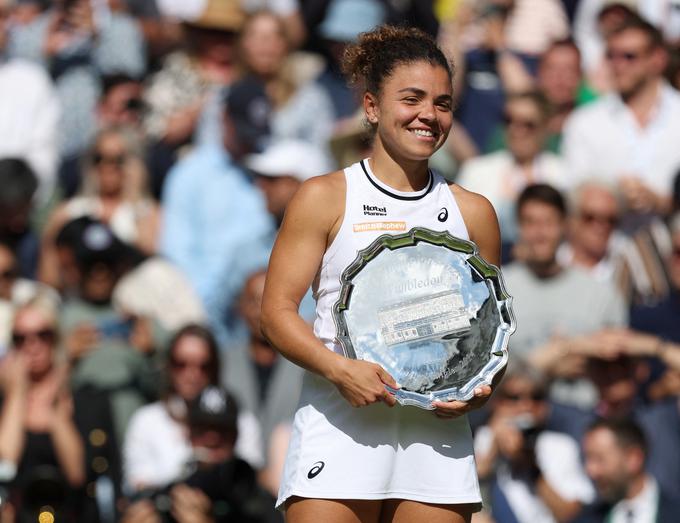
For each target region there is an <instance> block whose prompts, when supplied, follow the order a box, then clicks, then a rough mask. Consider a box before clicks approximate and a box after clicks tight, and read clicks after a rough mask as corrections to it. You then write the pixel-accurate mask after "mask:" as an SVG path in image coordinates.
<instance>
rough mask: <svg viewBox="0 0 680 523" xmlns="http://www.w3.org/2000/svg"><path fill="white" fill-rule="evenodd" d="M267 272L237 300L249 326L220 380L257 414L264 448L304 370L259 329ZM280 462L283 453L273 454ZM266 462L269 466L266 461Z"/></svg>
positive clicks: (285, 419)
mask: <svg viewBox="0 0 680 523" xmlns="http://www.w3.org/2000/svg"><path fill="white" fill-rule="evenodd" d="M265 277H266V271H264V270H261V271H258V272H255V273H254V274H252V275H250V276H249V277H248V278H247V279H246V283H245V285H244V287H243V291H242V293H241V296H240V298H239V300H238V309H239V313H240V314H241V316H242V317H243V318H244V320H245V322H246V325H247V327H248V333H249V339H248V341H247V342H246V343H244V344H243V345H240V346H236V347H233V346H232V347H230V348H229V351H228V352H227V354H226V358H225V360H226V361H225V363H226V365H225V369H223V381H224V384H225V385H226V386H227V388H228V389H229V390H232V391H233V392H234V395H235V396H236V399H237V400H238V402H239V405H241V406H242V408H244V409H246V410H247V411H249V412H255V413H257V416H258V418H259V421H260V426H261V427H262V436H263V437H262V440H263V443H264V449H265V450H267V451H268V449H270V441H271V435H272V432H273V431H274V429H275V428H276V427H277V426H278V425H281V424H285V425H290V423H291V422H292V419H293V416H294V415H295V409H296V407H297V402H298V397H299V396H300V390H301V387H302V375H303V370H302V369H301V368H300V367H298V366H297V365H294V364H293V363H291V362H290V361H288V360H287V359H285V358H284V357H283V356H281V355H280V354H279V353H278V351H277V350H276V349H274V347H272V346H271V345H270V344H269V342H268V341H267V340H266V339H265V338H264V336H263V335H262V332H261V331H260V309H261V307H262V293H263V292H264V281H265ZM272 458H273V459H274V460H275V462H279V461H280V462H281V463H282V462H283V461H282V460H283V456H272ZM267 465H271V464H270V463H267ZM275 472H277V473H278V474H273V473H272V471H271V470H270V467H267V470H265V474H266V475H267V486H268V487H270V488H269V490H270V492H272V493H276V492H277V491H278V481H279V477H280V476H279V474H280V473H281V472H282V471H281V470H276V471H275Z"/></svg>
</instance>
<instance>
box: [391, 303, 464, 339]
mask: <svg viewBox="0 0 680 523" xmlns="http://www.w3.org/2000/svg"><path fill="white" fill-rule="evenodd" d="M378 319H379V321H380V332H381V334H382V337H383V340H384V341H385V344H386V345H388V346H389V345H396V344H397V343H405V342H410V341H417V340H426V339H428V338H433V337H442V338H445V337H447V336H453V335H455V334H463V333H465V332H466V331H467V330H469V329H470V320H469V319H468V317H467V312H466V311H465V302H464V301H463V295H462V294H461V293H460V291H458V292H456V291H444V292H440V293H437V294H434V295H432V296H424V297H422V298H416V299H413V300H408V301H404V302H400V303H397V304H394V305H392V306H390V307H384V308H382V309H380V310H378Z"/></svg>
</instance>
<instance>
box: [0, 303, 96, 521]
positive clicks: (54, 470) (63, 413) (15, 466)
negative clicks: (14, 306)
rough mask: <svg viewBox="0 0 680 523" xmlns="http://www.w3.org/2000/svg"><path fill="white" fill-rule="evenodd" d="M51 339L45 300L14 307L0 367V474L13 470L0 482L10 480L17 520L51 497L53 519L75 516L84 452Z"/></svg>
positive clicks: (52, 312) (54, 331) (53, 322)
mask: <svg viewBox="0 0 680 523" xmlns="http://www.w3.org/2000/svg"><path fill="white" fill-rule="evenodd" d="M57 342H58V327H57V311H56V309H55V308H54V307H53V305H52V303H51V301H49V300H47V301H45V300H42V299H41V297H39V296H38V297H36V298H35V299H34V300H32V301H30V302H29V303H27V304H26V305H24V306H22V307H20V308H19V309H18V310H17V312H16V315H15V317H14V322H13V326H12V350H11V353H10V354H9V355H8V356H7V357H6V358H5V359H3V361H2V364H1V365H0V374H1V378H2V379H1V382H2V407H1V410H0V461H1V462H2V463H3V470H4V471H5V472H7V470H8V467H9V469H11V470H12V471H13V473H12V474H9V476H10V477H9V478H4V479H5V480H7V479H9V480H10V482H9V488H10V503H11V504H12V505H13V506H14V508H15V509H16V511H17V512H18V513H19V517H20V521H24V520H25V519H24V518H26V517H27V516H29V517H31V518H32V519H31V520H33V521H35V520H36V518H37V515H38V514H37V513H38V511H39V509H40V506H41V505H46V504H50V502H53V503H55V504H57V503H58V505H57V506H54V510H55V511H56V513H57V515H58V517H59V516H61V517H63V518H64V521H72V522H76V521H78V503H77V501H78V497H79V496H78V495H77V491H78V489H80V487H82V486H83V484H84V480H85V464H84V449H83V441H82V439H81V437H80V435H79V434H78V431H77V429H76V426H75V424H74V422H73V403H72V398H71V396H70V392H69V391H68V388H67V386H66V385H67V381H68V370H67V368H66V366H65V365H63V364H59V363H57V357H56V354H55V352H56V348H57ZM41 483H42V485H43V490H42V491H41V490H40V484H41ZM50 490H51V492H50ZM41 495H42V499H41ZM45 496H47V497H45Z"/></svg>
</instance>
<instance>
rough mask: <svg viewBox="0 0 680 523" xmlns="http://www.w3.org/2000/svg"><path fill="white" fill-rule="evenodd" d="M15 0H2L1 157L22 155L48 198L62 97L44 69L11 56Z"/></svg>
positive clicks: (0, 54) (54, 167) (53, 167)
mask: <svg viewBox="0 0 680 523" xmlns="http://www.w3.org/2000/svg"><path fill="white" fill-rule="evenodd" d="M11 5H12V1H11V0H0V158H8V157H11V158H23V159H24V160H25V161H27V162H28V163H29V165H30V166H31V168H32V169H33V171H34V172H35V173H36V174H37V176H38V179H39V180H40V199H41V201H42V202H45V200H47V199H48V198H49V197H50V196H51V195H52V191H53V190H54V187H55V179H56V172H57V160H58V144H57V120H58V118H59V101H58V98H57V93H56V91H55V89H54V86H53V85H52V81H51V80H50V78H49V76H48V75H47V74H46V72H45V71H44V70H42V69H41V68H40V67H38V66H36V65H35V64H32V63H30V62H27V61H25V60H18V59H11V58H9V59H8V53H7V50H6V48H7V45H8V41H9V37H10V35H9V22H10V15H11V14H12V10H11Z"/></svg>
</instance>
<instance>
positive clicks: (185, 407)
mask: <svg viewBox="0 0 680 523" xmlns="http://www.w3.org/2000/svg"><path fill="white" fill-rule="evenodd" d="M220 359H221V358H220V354H219V349H218V347H217V343H216V341H215V338H214V336H213V335H212V333H211V332H210V330H208V329H207V328H205V327H202V326H200V325H194V324H189V325H185V326H184V327H182V328H181V329H179V330H178V331H177V332H176V333H175V334H174V336H173V338H172V340H171V341H170V344H169V349H168V354H167V359H166V361H165V385H166V389H165V390H164V391H163V394H162V398H161V400H160V401H156V402H154V403H151V404H149V405H144V406H143V407H141V408H139V409H138V410H137V411H136V412H135V413H134V415H133V417H132V419H131V421H130V426H129V428H128V430H127V433H126V434H125V440H124V442H123V477H124V485H125V489H126V490H127V491H128V493H129V494H133V493H134V492H141V491H144V490H154V489H159V488H162V487H165V486H166V485H168V484H171V483H174V482H177V481H180V480H182V479H183V478H184V477H186V473H187V468H188V466H190V465H191V460H192V447H191V441H190V439H189V434H188V429H189V427H190V424H189V422H190V421H191V420H192V419H191V416H192V415H194V414H195V413H196V412H195V407H196V405H197V402H198V401H200V398H201V394H202V391H203V390H204V389H205V388H206V387H216V386H217V385H218V383H219V373H220ZM199 414H200V411H199ZM227 414H228V417H227V418H226V420H223V421H228V422H229V424H230V425H229V426H230V427H231V431H230V434H229V435H230V437H231V438H232V440H231V441H230V443H231V448H232V449H233V451H234V453H235V455H237V456H239V457H240V458H242V459H244V460H246V461H247V462H248V463H250V464H251V466H252V467H254V468H260V467H261V466H262V461H263V460H262V448H261V442H260V428H259V424H258V421H257V419H256V417H255V414H254V413H253V412H252V411H249V410H247V409H245V408H244V409H242V410H241V411H240V412H239V413H238V414H237V413H236V411H234V410H232V411H230V412H228V413H227ZM237 432H238V434H239V435H240V437H239V438H238V439H237V438H236V436H237Z"/></svg>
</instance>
